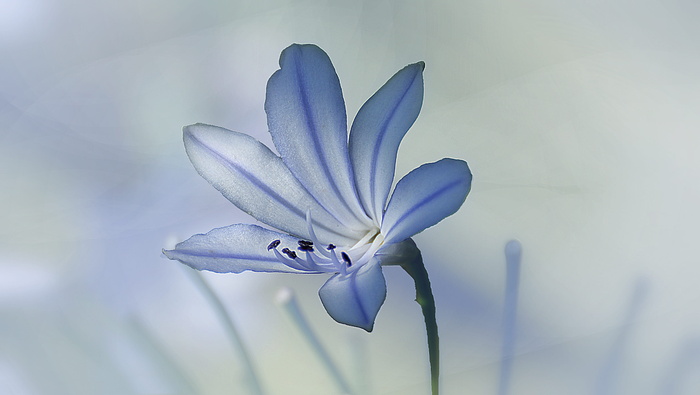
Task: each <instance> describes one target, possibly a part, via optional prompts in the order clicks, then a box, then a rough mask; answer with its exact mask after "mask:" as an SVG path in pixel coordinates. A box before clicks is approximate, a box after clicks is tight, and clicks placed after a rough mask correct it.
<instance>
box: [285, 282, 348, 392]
mask: <svg viewBox="0 0 700 395" xmlns="http://www.w3.org/2000/svg"><path fill="white" fill-rule="evenodd" d="M277 301H278V302H279V303H280V305H281V306H282V307H283V308H284V309H285V310H286V311H287V313H288V314H289V317H290V318H291V319H292V321H293V322H294V324H295V325H296V326H297V328H299V331H300V332H301V334H302V335H303V336H304V338H305V339H306V341H307V342H308V343H309V345H311V349H312V350H313V351H314V353H315V354H316V356H317V357H318V358H319V359H320V360H321V365H323V366H324V367H325V368H326V369H327V370H328V373H330V375H331V377H332V378H333V381H335V383H336V385H337V386H338V389H339V390H340V393H341V394H343V395H346V394H352V390H351V389H350V384H348V382H347V380H345V377H344V376H343V374H342V373H341V372H340V369H339V368H338V366H337V365H336V364H335V362H333V359H331V356H330V354H328V351H327V350H326V348H325V347H323V345H322V344H321V340H320V339H319V338H318V336H316V333H315V332H314V331H313V329H312V328H311V325H310V324H309V321H307V319H306V317H305V316H304V313H303V312H302V311H301V308H300V307H299V303H297V299H296V297H295V296H294V293H293V292H292V290H291V289H289V288H283V289H281V290H280V292H279V293H278V294H277Z"/></svg>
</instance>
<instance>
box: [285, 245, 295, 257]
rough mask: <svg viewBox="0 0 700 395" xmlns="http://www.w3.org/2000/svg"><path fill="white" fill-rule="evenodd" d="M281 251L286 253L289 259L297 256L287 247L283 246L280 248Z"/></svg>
mask: <svg viewBox="0 0 700 395" xmlns="http://www.w3.org/2000/svg"><path fill="white" fill-rule="evenodd" d="M282 253H283V254H286V255H287V256H288V257H289V258H291V259H296V258H297V253H296V252H294V251H292V250H290V249H289V248H287V247H285V248H283V249H282Z"/></svg>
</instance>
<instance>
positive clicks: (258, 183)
mask: <svg viewBox="0 0 700 395" xmlns="http://www.w3.org/2000/svg"><path fill="white" fill-rule="evenodd" d="M190 138H192V140H193V141H194V142H196V143H197V144H199V146H201V147H202V148H204V149H205V150H207V151H209V152H210V153H211V154H212V155H214V156H215V157H217V158H219V159H221V162H223V163H224V165H225V166H226V167H228V168H229V169H230V170H232V171H235V172H238V173H240V174H241V175H242V176H243V177H245V178H246V179H248V180H249V181H250V182H251V183H252V184H253V185H255V186H256V187H257V188H258V189H260V190H261V191H263V192H264V193H266V194H267V195H268V196H270V197H272V198H273V199H274V200H276V201H278V202H280V203H281V204H282V205H283V206H284V207H286V208H287V209H289V211H291V212H293V213H294V214H296V215H297V216H299V217H301V218H306V213H305V212H303V211H302V210H301V209H299V208H298V207H296V206H294V205H293V204H292V203H290V202H289V201H288V200H287V199H285V198H283V197H282V196H280V195H279V194H277V192H275V191H273V190H272V189H270V188H269V187H268V186H267V185H265V183H264V182H262V181H260V180H259V179H258V178H257V177H255V176H254V175H252V174H251V173H249V172H248V171H247V170H245V169H244V168H242V167H240V166H238V165H236V164H235V163H233V162H230V161H228V160H227V159H226V158H225V157H224V156H222V155H221V154H219V153H218V152H217V151H216V150H214V149H213V148H211V147H209V146H208V145H206V144H204V143H203V142H202V141H201V140H199V139H198V138H196V137H194V136H193V135H192V134H191V133H190ZM314 226H315V227H316V228H322V229H325V230H327V231H328V232H330V233H333V234H336V235H339V236H343V235H342V234H340V233H338V232H337V231H335V230H334V229H331V228H329V227H327V226H325V225H324V224H320V223H318V222H317V223H315V224H314Z"/></svg>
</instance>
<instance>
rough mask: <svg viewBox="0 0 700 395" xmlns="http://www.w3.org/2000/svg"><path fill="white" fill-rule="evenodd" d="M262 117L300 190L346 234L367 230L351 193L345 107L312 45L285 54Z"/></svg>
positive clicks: (320, 52) (321, 54)
mask: <svg viewBox="0 0 700 395" xmlns="http://www.w3.org/2000/svg"><path fill="white" fill-rule="evenodd" d="M265 111H266V112H267V124H268V127H269V129H270V134H271V135H272V140H273V142H274V143H275V147H277V150H278V151H279V153H280V156H281V157H282V159H283V160H284V162H285V163H286V164H287V166H288V167H289V169H290V170H291V171H292V173H294V175H295V176H296V177H297V178H298V179H299V181H301V183H302V185H304V187H305V188H306V189H308V190H309V192H310V193H311V194H312V195H313V196H314V197H315V198H316V199H317V200H318V202H319V203H320V204H321V205H322V206H323V207H325V208H326V209H327V210H328V211H329V212H330V213H331V214H333V215H335V217H336V218H337V219H338V220H339V221H341V222H343V223H344V224H346V226H348V227H349V228H351V229H363V228H364V229H366V228H367V226H368V225H371V222H370V220H369V218H368V217H367V215H366V214H365V213H364V210H363V209H362V206H361V205H360V202H359V200H358V197H357V191H356V190H355V183H354V177H353V175H352V167H351V165H350V159H349V157H348V148H347V138H348V137H347V135H348V133H347V118H346V115H345V102H344V101H343V94H342V91H341V89H340V81H338V76H337V75H336V73H335V69H334V68H333V64H332V63H331V61H330V59H329V58H328V55H326V53H325V52H323V50H321V49H320V48H319V47H317V46H315V45H298V44H294V45H292V46H290V47H288V48H287V49H285V50H284V51H283V52H282V55H281V56H280V70H277V71H276V72H275V73H274V74H273V75H272V77H270V80H269V81H268V83H267V96H266V99H265Z"/></svg>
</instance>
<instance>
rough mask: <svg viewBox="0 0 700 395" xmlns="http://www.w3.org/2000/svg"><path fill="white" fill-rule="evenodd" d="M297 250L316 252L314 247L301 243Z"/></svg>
mask: <svg viewBox="0 0 700 395" xmlns="http://www.w3.org/2000/svg"><path fill="white" fill-rule="evenodd" d="M297 250H299V251H308V252H314V248H313V247H312V246H310V245H307V244H301V243H299V248H297Z"/></svg>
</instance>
